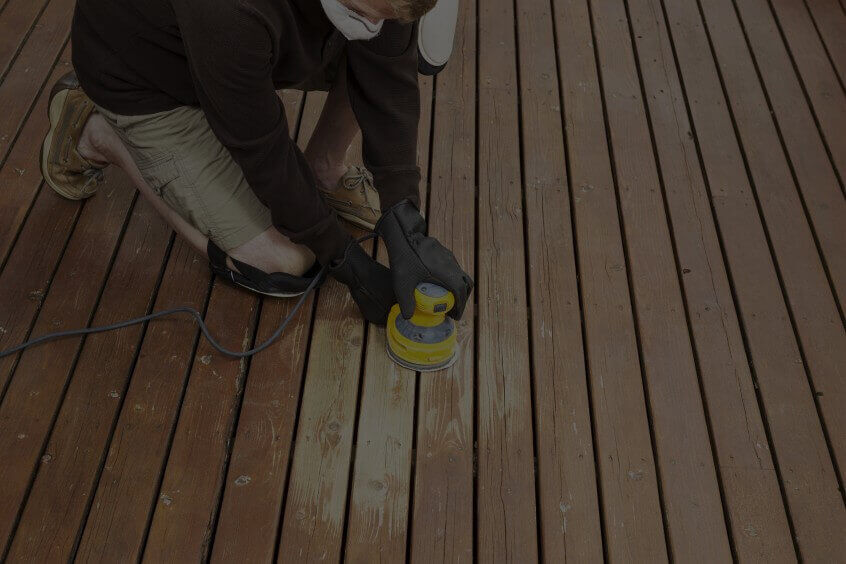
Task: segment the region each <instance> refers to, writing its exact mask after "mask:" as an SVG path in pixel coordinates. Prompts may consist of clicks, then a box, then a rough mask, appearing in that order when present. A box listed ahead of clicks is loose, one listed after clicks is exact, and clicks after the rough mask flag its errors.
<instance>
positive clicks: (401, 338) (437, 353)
mask: <svg viewBox="0 0 846 564" xmlns="http://www.w3.org/2000/svg"><path fill="white" fill-rule="evenodd" d="M414 301H415V303H416V307H415V309H414V315H412V316H411V319H405V318H404V317H403V316H402V313H401V312H400V306H399V304H396V305H394V307H393V308H391V313H390V314H389V315H388V327H387V337H388V338H387V347H388V356H389V357H390V358H391V360H393V361H394V362H396V363H397V364H399V365H400V366H403V367H405V368H408V369H410V370H415V371H418V372H435V371H437V370H443V369H444V368H448V367H450V366H452V365H453V364H454V363H455V361H456V360H457V359H458V354H457V346H456V345H457V341H456V338H455V321H453V320H452V319H451V318H449V317H447V313H449V311H450V310H451V309H452V308H453V307H454V306H455V297H454V296H453V295H452V293H451V292H448V291H447V290H445V289H444V288H441V287H440V286H438V285H436V284H429V283H424V284H419V285H418V286H417V288H416V289H415V290H414Z"/></svg>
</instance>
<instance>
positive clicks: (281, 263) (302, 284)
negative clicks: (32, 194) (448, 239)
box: [41, 0, 473, 324]
mask: <svg viewBox="0 0 846 564" xmlns="http://www.w3.org/2000/svg"><path fill="white" fill-rule="evenodd" d="M434 3H435V0H320V1H319V2H318V1H316V0H79V2H78V3H77V7H76V12H75V14H74V21H73V31H72V39H73V64H74V68H75V73H71V74H69V75H67V76H65V77H63V78H62V79H61V80H60V81H59V82H58V83H57V84H56V86H55V87H54V88H53V92H52V94H51V99H50V124H51V127H50V131H49V133H48V135H47V138H46V139H45V141H44V151H43V154H42V163H41V164H42V172H43V174H44V178H45V180H46V181H47V182H48V184H49V185H50V186H51V187H52V188H53V189H54V190H56V192H58V193H59V194H61V195H63V196H65V197H67V198H72V199H83V198H88V197H90V196H92V195H94V193H95V192H96V190H97V187H98V184H99V183H100V182H101V180H102V169H103V168H105V167H106V166H108V165H109V164H113V165H115V166H118V167H119V168H121V169H123V170H124V171H126V172H127V173H128V175H129V176H130V178H131V179H132V181H133V182H134V184H135V185H136V186H137V188H138V189H139V190H140V191H141V193H142V194H143V195H144V196H145V197H146V198H148V199H149V200H150V201H151V202H152V203H153V205H154V206H155V207H156V209H157V210H158V212H159V213H160V214H161V215H162V216H163V217H164V218H165V219H166V220H167V221H168V222H169V223H170V225H171V226H172V227H173V228H174V229H175V230H176V231H177V232H178V233H180V234H181V235H182V236H183V237H185V238H186V239H187V240H188V241H189V242H190V243H191V244H192V245H193V246H194V247H195V248H197V250H198V251H200V252H202V253H205V254H206V255H207V256H208V259H209V261H210V263H211V266H212V269H213V270H214V271H215V272H216V273H218V274H221V275H223V276H225V277H226V278H227V279H230V280H232V281H234V282H236V283H237V284H240V285H241V286H244V287H247V288H249V289H251V290H253V291H256V292H260V293H263V294H268V295H273V296H294V295H299V294H301V293H302V292H303V291H304V290H305V288H306V286H307V285H308V283H309V281H310V278H311V277H313V276H314V275H315V274H316V271H317V269H318V266H317V265H316V264H315V260H316V261H318V262H319V264H322V265H327V266H328V271H329V274H330V275H331V276H333V277H334V278H335V279H337V280H338V281H340V282H341V283H343V284H345V285H346V286H347V287H348V288H349V290H350V293H351V295H352V297H353V299H354V300H355V301H356V303H357V304H358V306H359V308H360V310H361V312H362V314H363V315H364V317H365V318H366V319H367V320H369V321H371V322H374V323H379V324H384V323H385V321H386V319H387V314H388V311H389V309H390V307H391V306H392V305H393V303H396V302H399V303H400V306H401V308H402V311H403V315H404V316H405V317H410V316H411V314H412V312H413V310H414V288H415V287H416V286H417V285H418V284H419V283H422V282H433V283H436V284H438V285H440V286H443V287H444V288H446V289H447V290H449V291H451V292H452V293H453V294H455V297H456V307H455V309H454V310H453V311H452V312H451V313H450V314H451V315H452V316H453V317H455V318H460V317H461V315H462V312H463V310H464V306H465V303H466V301H467V298H468V296H469V294H470V292H471V291H472V287H473V283H472V281H471V279H470V277H469V276H468V275H467V274H466V273H464V272H463V270H462V269H461V267H460V266H459V265H458V263H457V262H456V260H455V257H454V256H453V255H452V253H451V252H450V251H449V250H447V249H446V248H444V247H443V246H442V245H441V244H440V243H439V242H438V241H436V240H435V239H433V238H430V237H427V236H426V223H425V221H424V220H423V218H422V216H421V215H420V213H419V211H418V208H419V196H418V184H419V181H420V171H419V169H418V167H417V165H416V159H417V127H418V121H419V118H420V100H419V98H420V93H419V89H418V84H417V68H418V60H417V41H416V24H415V20H417V19H418V18H420V17H421V16H422V15H423V14H425V13H426V12H427V11H428V10H429V9H430V8H431V7H432V5H433V4H434ZM282 88H295V89H301V90H304V91H310V90H328V91H329V95H328V98H327V101H326V105H325V107H324V109H323V113H322V115H321V116H320V120H319V122H318V124H317V127H316V129H315V131H314V134H313V135H312V138H311V140H310V142H309V144H308V147H307V148H306V150H305V152H304V153H303V152H301V151H300V150H299V148H298V147H297V145H296V144H295V143H294V142H293V141H292V140H291V138H290V135H289V129H288V123H287V121H286V117H285V111H284V108H283V106H282V103H281V101H280V99H279V97H278V95H277V93H276V91H277V90H279V89H282ZM359 130H360V131H361V132H362V136H363V153H364V162H365V164H366V169H364V168H359V167H353V168H350V169H347V168H346V166H345V157H346V153H347V149H348V148H349V145H350V143H351V142H352V140H353V139H354V137H355V136H356V134H357V133H358V131H359ZM339 214H340V215H341V216H342V217H344V218H346V219H348V220H351V221H353V222H354V223H356V224H357V225H359V226H361V227H365V228H368V229H371V230H375V231H376V232H377V233H378V234H379V235H380V236H381V237H382V238H383V240H384V241H385V244H386V247H387V249H388V255H389V259H390V265H391V269H390V270H388V269H387V268H385V267H383V266H382V265H380V264H378V263H377V262H376V261H374V260H373V259H372V258H371V257H370V256H369V255H368V254H367V253H365V252H364V250H363V249H362V248H361V247H360V246H359V245H358V244H356V243H355V241H354V240H353V239H352V237H351V236H350V235H349V233H348V232H347V231H346V230H345V229H344V228H343V227H342V226H341V225H340V223H339V221H338V217H337V216H338V215H339Z"/></svg>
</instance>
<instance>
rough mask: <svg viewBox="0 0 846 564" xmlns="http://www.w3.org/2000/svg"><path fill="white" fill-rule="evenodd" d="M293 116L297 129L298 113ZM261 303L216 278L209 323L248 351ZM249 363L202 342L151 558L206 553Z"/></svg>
mask: <svg viewBox="0 0 846 564" xmlns="http://www.w3.org/2000/svg"><path fill="white" fill-rule="evenodd" d="M282 101H283V104H284V102H285V101H286V99H285V96H284V95H283V96H282ZM292 101H293V100H292V98H291V96H288V97H287V102H288V103H287V104H285V110H286V111H287V112H291V113H293V112H296V111H297V110H298V109H299V105H298V104H296V103H293V104H292V103H291V102H292ZM287 117H288V120H289V128H290V129H293V128H294V127H295V126H296V116H294V115H290V113H289V115H288V116H287ZM259 304H260V301H259V297H258V296H256V295H255V294H252V293H250V292H248V291H246V290H243V289H241V288H238V287H236V286H233V285H231V284H228V283H225V282H224V280H223V279H221V278H217V279H216V280H215V286H214V288H213V289H212V292H211V297H210V300H209V305H208V310H207V313H206V319H207V323H208V326H209V329H210V330H211V332H212V334H213V335H215V336H216V337H217V338H218V339H219V342H221V343H222V344H224V346H227V344H228V346H227V348H229V349H233V350H246V349H248V348H250V347H251V345H252V343H253V336H254V332H255V328H256V325H257V321H258V320H257V318H256V312H257V311H258V310H259V309H260V308H259ZM249 362H250V360H248V359H240V360H236V359H231V358H229V357H226V356H224V355H221V354H220V353H218V352H217V351H216V350H214V348H213V347H212V346H211V345H210V344H209V343H208V341H206V340H205V339H202V340H201V341H200V345H199V347H198V348H197V351H196V352H195V355H194V365H193V368H192V371H191V375H190V376H189V380H188V388H187V390H186V392H185V396H184V398H183V401H182V405H181V407H180V411H179V421H178V423H177V427H176V433H175V435H174V437H173V440H172V444H171V447H170V450H169V452H168V455H167V465H166V467H165V470H164V476H163V479H162V484H161V486H160V491H159V496H158V498H159V503H158V504H157V505H156V507H155V510H154V514H153V519H152V523H151V525H150V530H149V533H148V536H147V540H146V545H145V547H144V553H143V554H144V560H145V561H152V562H160V561H162V560H163V559H169V560H178V561H187V560H202V561H205V560H207V559H208V557H209V552H210V545H211V542H212V537H213V535H214V527H215V523H216V521H217V514H218V508H219V507H220V498H221V495H222V492H223V488H224V483H225V479H226V474H227V465H228V460H229V456H230V454H231V444H230V443H231V439H232V437H233V435H234V431H235V426H236V424H237V421H236V417H237V415H238V413H239V411H240V405H241V401H242V399H243V389H244V382H245V379H246V376H247V368H248V366H249Z"/></svg>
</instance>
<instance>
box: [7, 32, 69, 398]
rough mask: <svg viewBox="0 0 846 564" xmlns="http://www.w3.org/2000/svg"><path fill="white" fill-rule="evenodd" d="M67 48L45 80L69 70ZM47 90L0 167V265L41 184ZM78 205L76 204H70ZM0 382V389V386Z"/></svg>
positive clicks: (55, 77)
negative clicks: (40, 163)
mask: <svg viewBox="0 0 846 564" xmlns="http://www.w3.org/2000/svg"><path fill="white" fill-rule="evenodd" d="M70 56H71V53H70V47H68V48H67V49H65V51H64V52H63V53H62V55H61V57H60V58H59V63H58V64H57V65H56V68H55V69H54V70H53V74H52V75H50V78H49V79H48V80H47V83H48V84H53V83H54V82H55V81H56V80H58V79H59V77H61V75H63V74H64V73H66V72H67V71H68V70H70ZM48 97H49V91H42V92H41V95H40V96H39V97H38V100H36V102H35V106H34V108H33V111H32V113H31V114H30V116H29V119H27V121H26V125H25V126H24V128H23V130H22V131H21V135H20V137H19V138H18V141H17V142H16V143H15V144H14V145H13V146H12V150H11V152H10V153H9V158H8V160H7V161H6V163H5V164H4V165H3V166H0V186H2V187H3V189H2V190H0V218H2V221H0V267H2V265H3V264H4V263H5V261H6V259H7V258H8V257H9V252H10V251H11V250H12V246H13V245H14V242H15V239H16V237H17V236H18V234H19V233H20V230H21V226H22V225H23V224H24V222H25V221H26V218H27V216H28V215H29V213H30V210H31V209H32V205H33V202H34V201H35V198H36V196H37V195H38V193H39V190H40V188H41V187H42V186H44V184H43V183H42V178H41V168H40V166H39V155H40V154H41V142H42V141H43V140H44V135H45V134H46V132H47V127H48V119H47V99H48ZM72 205H74V206H75V207H79V206H78V204H72ZM2 387H3V386H2V385H0V389H2Z"/></svg>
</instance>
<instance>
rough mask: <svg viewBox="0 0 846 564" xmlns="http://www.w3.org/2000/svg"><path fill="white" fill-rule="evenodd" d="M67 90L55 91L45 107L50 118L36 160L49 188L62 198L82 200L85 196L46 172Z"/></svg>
mask: <svg viewBox="0 0 846 564" xmlns="http://www.w3.org/2000/svg"><path fill="white" fill-rule="evenodd" d="M68 92H70V90H69V89H64V90H61V91H60V92H57V93H56V94H55V95H53V96H51V98H50V105H49V107H48V108H47V117H48V118H49V119H50V129H49V130H48V131H47V135H46V137H44V142H43V143H42V144H41V154H40V155H39V159H38V160H39V161H40V163H41V176H42V177H43V178H44V181H45V182H46V183H47V184H48V185H49V186H50V188H52V189H53V191H54V192H56V193H57V194H59V195H60V196H62V197H63V198H67V199H68V200H75V201H76V200H83V199H85V198H81V197H80V196H78V195H76V194H73V193H71V192H68V191H67V190H66V189H65V188H63V187H62V186H61V185H60V184H58V183H56V182H55V181H54V180H53V179H52V178H51V177H50V175H49V174H48V173H47V170H48V166H47V164H48V163H47V158H48V155H49V154H50V147H52V146H53V136H54V135H55V132H56V127H57V124H58V123H59V119H60V118H61V117H62V108H63V107H64V105H65V100H66V99H67V97H68Z"/></svg>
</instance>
